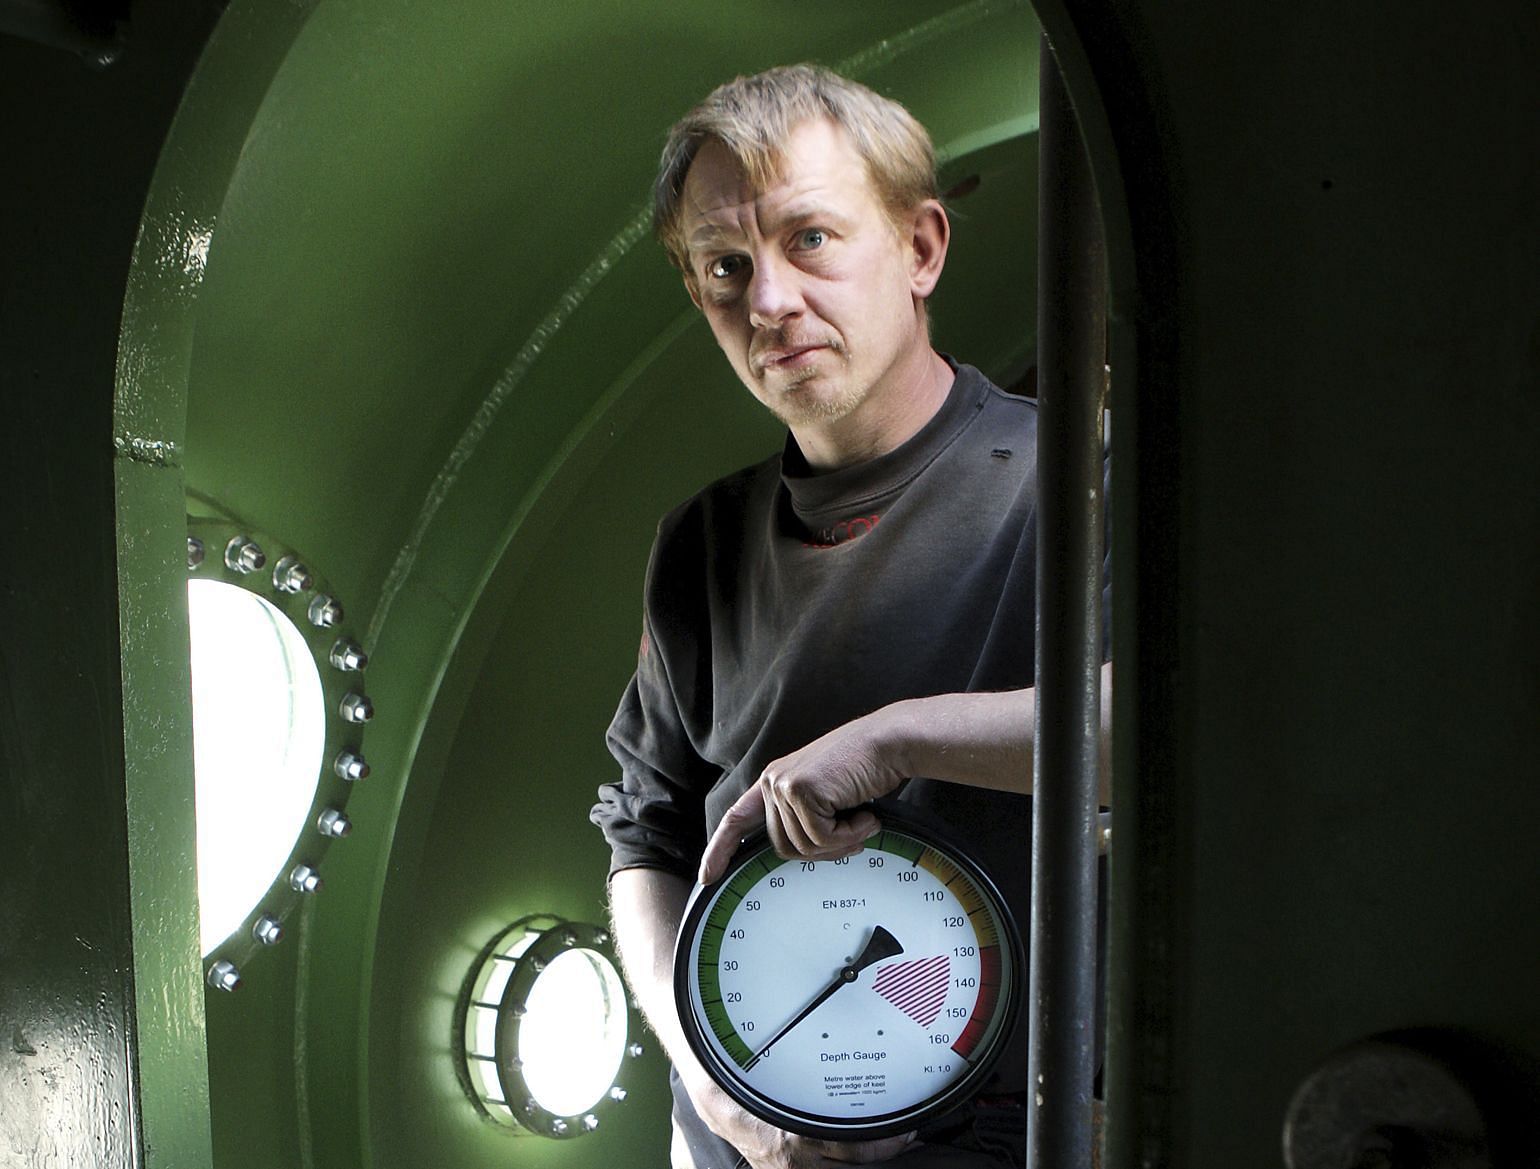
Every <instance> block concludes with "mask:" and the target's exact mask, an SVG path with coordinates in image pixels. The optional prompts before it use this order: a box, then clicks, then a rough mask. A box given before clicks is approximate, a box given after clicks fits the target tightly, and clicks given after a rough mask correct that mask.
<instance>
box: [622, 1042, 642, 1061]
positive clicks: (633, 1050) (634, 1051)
mask: <svg viewBox="0 0 1540 1169" xmlns="http://www.w3.org/2000/svg"><path fill="white" fill-rule="evenodd" d="M645 1050H646V1048H644V1047H643V1046H642V1045H641V1044H640V1043H633V1044H631V1046H630V1047H628V1048H626V1054H627V1055H629V1056H630V1057H631V1058H632V1059H640V1058H641V1056H642V1052H643V1051H645Z"/></svg>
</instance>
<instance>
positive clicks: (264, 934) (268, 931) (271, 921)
mask: <svg viewBox="0 0 1540 1169" xmlns="http://www.w3.org/2000/svg"><path fill="white" fill-rule="evenodd" d="M251 936H252V937H254V938H256V939H257V941H259V942H261V943H262V944H263V945H264V946H271V945H273V944H274V943H275V942H277V941H279V940H280V939H281V938H282V937H283V926H281V925H280V924H279V923H278V919H277V918H276V917H273V916H271V915H270V914H266V913H264V914H263V915H262V916H261V917H259V918H257V920H256V921H255V922H254V923H253V924H252V927H251Z"/></svg>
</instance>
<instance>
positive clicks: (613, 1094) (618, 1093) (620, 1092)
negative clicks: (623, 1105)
mask: <svg viewBox="0 0 1540 1169" xmlns="http://www.w3.org/2000/svg"><path fill="white" fill-rule="evenodd" d="M625 1098H626V1090H625V1089H624V1088H622V1087H621V1086H620V1085H619V1084H616V1085H615V1086H614V1087H613V1088H611V1089H610V1099H611V1100H613V1101H615V1103H616V1104H619V1103H620V1102H621V1101H622V1100H624V1099H625Z"/></svg>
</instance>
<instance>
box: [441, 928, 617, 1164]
mask: <svg viewBox="0 0 1540 1169" xmlns="http://www.w3.org/2000/svg"><path fill="white" fill-rule="evenodd" d="M464 1007H465V1016H464V1041H465V1052H464V1054H465V1064H464V1068H463V1070H464V1074H465V1079H466V1082H467V1087H468V1088H469V1090H470V1092H471V1095H472V1096H473V1097H474V1098H475V1100H476V1102H477V1104H478V1105H480V1107H481V1109H482V1111H483V1112H485V1113H486V1115H488V1116H489V1117H491V1118H492V1119H493V1120H496V1121H498V1122H499V1123H501V1124H503V1125H505V1126H508V1127H517V1128H519V1129H522V1130H524V1131H528V1132H534V1133H539V1134H541V1135H543V1136H551V1137H574V1136H581V1135H582V1134H583V1133H586V1132H592V1131H594V1130H595V1129H597V1128H598V1127H599V1123H600V1119H601V1117H602V1116H603V1113H604V1111H605V1110H606V1109H607V1108H610V1107H613V1106H614V1105H615V1104H617V1103H619V1102H620V1101H622V1100H624V1099H625V1095H626V1093H625V1089H624V1088H623V1087H621V1085H620V1084H619V1083H618V1082H617V1081H618V1078H619V1076H620V1072H621V1069H622V1066H623V1065H624V1063H625V1060H626V1057H627V1056H628V1055H633V1056H634V1055H636V1054H639V1053H640V1050H641V1048H640V1045H639V1044H634V1043H631V1042H630V1041H629V1040H630V1031H631V1018H630V1005H629V1000H628V999H627V997H626V988H625V984H624V982H623V981H622V980H621V977H620V971H619V969H618V968H617V965H616V961H615V953H614V949H613V944H612V942H611V940H610V936H609V932H608V931H607V930H605V929H602V928H600V927H598V926H593V925H582V924H579V923H575V922H567V921H562V920H561V919H559V918H551V917H540V918H527V919H524V920H523V921H521V922H518V923H515V925H513V926H511V927H509V929H508V930H505V931H504V932H503V933H502V934H501V935H500V936H499V937H498V938H497V939H495V940H494V942H493V943H492V944H491V945H490V946H489V947H488V948H487V949H486V950H485V951H484V952H483V957H482V960H481V962H480V964H479V965H478V967H477V968H476V970H475V971H474V972H473V974H472V978H471V981H470V983H469V987H468V991H467V994H466V996H465V1000H464Z"/></svg>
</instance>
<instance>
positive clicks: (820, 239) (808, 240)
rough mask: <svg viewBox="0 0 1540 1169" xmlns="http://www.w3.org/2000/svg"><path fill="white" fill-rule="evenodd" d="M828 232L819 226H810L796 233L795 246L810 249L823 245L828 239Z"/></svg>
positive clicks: (804, 249) (805, 249)
mask: <svg viewBox="0 0 1540 1169" xmlns="http://www.w3.org/2000/svg"><path fill="white" fill-rule="evenodd" d="M828 238H829V237H828V234H827V233H826V232H825V231H824V230H823V228H821V227H810V228H808V229H807V230H806V231H799V232H798V233H797V247H799V248H801V249H802V250H803V251H812V250H814V249H815V248H821V247H823V245H824V243H825V242H827V240H828Z"/></svg>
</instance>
